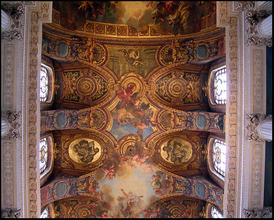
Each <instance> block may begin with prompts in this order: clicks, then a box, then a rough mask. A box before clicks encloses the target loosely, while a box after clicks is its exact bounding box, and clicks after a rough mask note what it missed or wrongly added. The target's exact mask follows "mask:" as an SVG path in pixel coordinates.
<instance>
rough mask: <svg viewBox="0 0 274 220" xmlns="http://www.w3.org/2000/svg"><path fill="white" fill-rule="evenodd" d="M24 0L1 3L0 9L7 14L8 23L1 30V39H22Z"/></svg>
mask: <svg viewBox="0 0 274 220" xmlns="http://www.w3.org/2000/svg"><path fill="white" fill-rule="evenodd" d="M25 4H26V3H25V2H23V1H22V2H19V3H12V4H11V3H3V4H1V9H2V10H3V11H4V12H6V14H7V15H8V18H7V19H9V22H10V25H9V26H8V27H7V28H6V29H5V30H3V31H1V39H7V40H8V41H11V40H13V39H18V40H23V33H22V31H23V23H24V7H25Z"/></svg>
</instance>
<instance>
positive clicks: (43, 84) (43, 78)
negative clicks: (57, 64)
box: [40, 66, 49, 102]
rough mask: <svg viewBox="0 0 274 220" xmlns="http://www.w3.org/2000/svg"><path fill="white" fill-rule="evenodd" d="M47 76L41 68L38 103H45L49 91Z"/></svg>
mask: <svg viewBox="0 0 274 220" xmlns="http://www.w3.org/2000/svg"><path fill="white" fill-rule="evenodd" d="M48 84H49V76H48V71H47V69H46V68H45V67H43V66H41V69H40V101H41V102H45V101H46V100H47V98H48V90H49V86H48Z"/></svg>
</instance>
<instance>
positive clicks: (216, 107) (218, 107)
mask: <svg viewBox="0 0 274 220" xmlns="http://www.w3.org/2000/svg"><path fill="white" fill-rule="evenodd" d="M222 68H226V59H225V57H222V58H220V59H218V60H217V61H215V62H213V63H212V64H211V67H210V69H209V74H208V82H207V88H208V92H207V98H208V104H209V107H210V109H211V111H213V112H222V113H225V112H226V104H217V103H216V102H215V101H214V78H215V73H216V72H217V71H218V70H219V69H222ZM227 78H228V75H227V74H226V82H227ZM226 85H227V83H226ZM227 94H228V87H227V86H226V101H227V97H228V95H227Z"/></svg>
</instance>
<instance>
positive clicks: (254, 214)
mask: <svg viewBox="0 0 274 220" xmlns="http://www.w3.org/2000/svg"><path fill="white" fill-rule="evenodd" d="M244 214H245V217H246V218H272V207H264V208H263V209H257V208H254V209H252V210H247V209H244Z"/></svg>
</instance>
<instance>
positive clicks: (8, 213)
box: [1, 208, 21, 218]
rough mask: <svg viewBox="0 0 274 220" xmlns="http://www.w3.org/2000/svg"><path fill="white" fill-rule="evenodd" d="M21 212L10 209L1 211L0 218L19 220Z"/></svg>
mask: <svg viewBox="0 0 274 220" xmlns="http://www.w3.org/2000/svg"><path fill="white" fill-rule="evenodd" d="M20 216H21V210H20V209H19V210H16V211H12V210H11V209H10V208H7V209H6V210H1V218H20Z"/></svg>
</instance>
